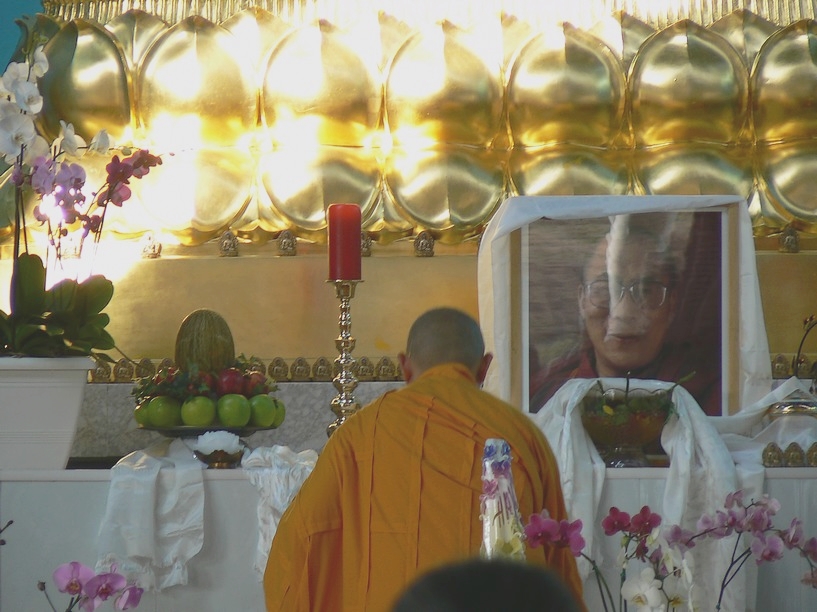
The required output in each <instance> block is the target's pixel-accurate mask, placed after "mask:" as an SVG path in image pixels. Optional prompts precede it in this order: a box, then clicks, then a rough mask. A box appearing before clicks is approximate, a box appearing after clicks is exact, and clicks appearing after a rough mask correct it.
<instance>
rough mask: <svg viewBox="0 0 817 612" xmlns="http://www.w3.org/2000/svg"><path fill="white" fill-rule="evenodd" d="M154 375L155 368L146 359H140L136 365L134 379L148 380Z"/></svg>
mask: <svg viewBox="0 0 817 612" xmlns="http://www.w3.org/2000/svg"><path fill="white" fill-rule="evenodd" d="M154 374H156V366H155V365H153V362H152V361H151V360H150V359H148V358H147V357H142V358H141V359H140V360H139V363H138V364H136V374H135V376H136V378H150V377H152V376H153V375H154Z"/></svg>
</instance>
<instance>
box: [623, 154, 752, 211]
mask: <svg viewBox="0 0 817 612" xmlns="http://www.w3.org/2000/svg"><path fill="white" fill-rule="evenodd" d="M635 167H636V169H637V170H636V172H637V178H638V181H639V182H640V183H641V185H643V188H644V191H645V193H648V194H656V195H711V194H737V195H740V196H741V197H743V198H744V199H746V200H748V199H749V197H750V196H751V193H752V189H753V188H754V181H753V175H752V158H751V152H750V150H749V149H748V147H737V148H735V149H727V148H725V147H720V146H713V145H703V144H699V145H694V146H672V147H661V148H652V149H649V150H645V151H639V152H637V153H636V159H635Z"/></svg>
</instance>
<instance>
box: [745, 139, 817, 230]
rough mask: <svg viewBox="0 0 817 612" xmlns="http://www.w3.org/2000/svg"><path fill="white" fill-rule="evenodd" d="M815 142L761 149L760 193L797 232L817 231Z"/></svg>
mask: <svg viewBox="0 0 817 612" xmlns="http://www.w3.org/2000/svg"><path fill="white" fill-rule="evenodd" d="M815 175H817V143H815V142H814V141H809V142H797V143H789V144H778V145H770V146H766V147H762V149H761V156H760V176H759V179H760V185H761V192H762V193H763V194H764V197H765V198H766V199H767V200H768V202H769V203H770V204H771V206H772V207H773V208H774V210H775V211H776V212H777V213H778V215H780V216H781V217H783V218H784V219H787V220H789V221H791V220H792V219H797V220H799V223H798V229H801V230H807V231H811V232H814V231H815V230H817V201H815V198H814V177H815Z"/></svg>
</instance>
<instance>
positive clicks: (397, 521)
mask: <svg viewBox="0 0 817 612" xmlns="http://www.w3.org/2000/svg"><path fill="white" fill-rule="evenodd" d="M399 360H400V367H401V369H402V371H403V376H404V378H405V380H406V383H407V384H406V386H405V387H402V388H401V389H399V390H394V391H389V392H387V393H385V394H384V395H383V396H381V397H380V398H378V399H377V400H375V401H374V402H372V403H371V404H369V405H368V406H366V407H364V408H363V409H361V410H360V411H358V412H357V413H356V414H354V415H353V416H352V417H350V418H349V419H347V420H346V421H345V422H344V423H343V425H341V426H340V427H339V428H338V429H337V430H336V431H335V432H334V433H333V434H332V436H331V437H330V438H329V440H328V442H327V443H326V446H325V447H324V449H323V451H322V453H321V455H320V457H319V459H318V461H317V464H316V465H315V469H314V471H313V472H312V474H311V475H310V476H309V478H308V479H307V480H306V481H305V482H304V484H303V486H302V487H301V489H300V491H299V492H298V494H297V495H296V496H295V499H294V500H293V501H292V503H291V504H290V506H289V508H288V509H287V511H286V512H285V513H284V515H283V517H282V518H281V522H280V523H279V525H278V530H277V532H276V534H275V538H274V539H273V542H272V548H271V550H270V555H269V560H268V562H267V569H266V573H265V576H264V590H265V596H266V605H267V610H268V611H270V612H271V611H286V612H299V611H302V612H307V611H311V612H320V611H327V612H355V611H361V612H362V611H367V612H380V611H388V610H391V608H392V606H393V605H394V604H395V602H396V601H397V598H398V597H399V596H400V594H401V593H402V592H403V590H404V589H405V587H406V586H407V585H408V584H409V583H411V582H412V581H413V580H414V579H415V578H416V577H417V576H419V575H421V574H423V573H425V572H427V571H429V570H432V569H434V568H437V567H440V566H442V565H445V564H448V563H452V562H457V561H463V560H466V559H469V558H473V557H476V556H478V555H479V551H480V544H481V542H482V521H481V519H480V495H481V493H482V451H483V447H484V445H485V440H486V439H488V438H502V439H504V440H506V441H507V442H508V443H509V444H510V447H511V455H512V458H513V465H512V472H513V482H514V486H515V488H516V494H517V498H518V502H519V510H520V514H521V515H522V519H523V520H527V519H528V517H529V516H530V515H531V514H534V513H538V512H540V511H541V510H542V509H547V510H548V512H549V513H550V516H551V517H552V518H555V519H556V520H561V519H566V518H567V513H566V512H565V505H564V499H563V497H562V491H561V487H560V484H559V483H560V481H559V474H558V469H557V466H556V460H555V459H554V457H553V453H552V452H551V450H550V447H549V446H548V443H547V441H546V440H545V438H544V436H543V434H542V433H541V431H540V430H539V429H538V428H537V427H536V426H535V425H534V424H533V422H532V421H531V420H530V419H529V417H528V416H527V415H525V414H523V413H522V412H521V411H519V410H517V409H516V408H514V407H513V406H511V405H510V404H507V403H505V402H503V401H501V400H499V399H497V398H495V397H494V396H492V395H490V394H488V393H486V392H484V391H482V390H481V389H480V385H481V384H482V381H483V380H484V378H485V374H486V372H487V370H488V366H489V365H490V363H491V355H490V354H485V347H484V343H483V340H482V334H481V332H480V329H479V325H478V324H477V322H476V321H474V319H473V318H471V317H470V316H468V315H467V314H465V313H463V312H460V311H459V310H455V309H452V308H438V309H434V310H431V311H428V312H426V313H425V314H423V315H422V316H420V318H418V319H417V321H415V323H414V324H413V325H412V327H411V330H410V331H409V337H408V342H407V344H406V352H405V353H403V354H401V355H400V356H399ZM526 554H527V560H528V562H530V563H533V564H536V565H541V566H545V567H549V568H551V569H552V570H553V571H554V572H556V573H557V574H558V575H559V576H560V577H561V578H562V579H563V580H564V581H565V583H566V584H567V586H568V587H569V588H570V590H571V591H572V593H573V594H574V596H575V597H576V599H577V600H578V601H581V591H582V587H581V581H580V579H579V574H578V571H577V568H576V563H575V559H574V558H573V557H572V555H571V554H570V550H569V548H529V549H528V550H527V552H526Z"/></svg>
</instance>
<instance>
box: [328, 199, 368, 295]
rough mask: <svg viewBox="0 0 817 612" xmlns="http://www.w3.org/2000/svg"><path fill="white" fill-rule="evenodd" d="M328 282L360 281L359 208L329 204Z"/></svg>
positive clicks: (351, 205) (349, 205) (356, 206)
mask: <svg viewBox="0 0 817 612" xmlns="http://www.w3.org/2000/svg"><path fill="white" fill-rule="evenodd" d="M328 216H329V280H360V206H358V205H357V204H330V205H329V208H328Z"/></svg>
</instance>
